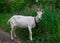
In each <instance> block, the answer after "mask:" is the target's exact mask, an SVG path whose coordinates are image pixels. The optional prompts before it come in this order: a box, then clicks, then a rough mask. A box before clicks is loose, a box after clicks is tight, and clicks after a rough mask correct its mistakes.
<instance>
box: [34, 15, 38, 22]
mask: <svg viewBox="0 0 60 43" xmlns="http://www.w3.org/2000/svg"><path fill="white" fill-rule="evenodd" d="M35 20H36V22H37V23H38V22H39V18H38V15H37V16H36V17H35Z"/></svg>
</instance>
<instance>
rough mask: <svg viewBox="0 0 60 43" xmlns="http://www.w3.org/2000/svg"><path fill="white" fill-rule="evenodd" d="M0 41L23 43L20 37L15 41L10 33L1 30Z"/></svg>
mask: <svg viewBox="0 0 60 43" xmlns="http://www.w3.org/2000/svg"><path fill="white" fill-rule="evenodd" d="M0 43H22V42H21V41H20V40H19V39H18V38H16V39H14V40H13V41H12V40H11V39H10V34H9V33H7V32H4V31H2V30H0Z"/></svg>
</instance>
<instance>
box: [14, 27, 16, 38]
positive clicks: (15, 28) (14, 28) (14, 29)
mask: <svg viewBox="0 0 60 43" xmlns="http://www.w3.org/2000/svg"><path fill="white" fill-rule="evenodd" d="M15 30H16V28H14V37H16V33H15Z"/></svg>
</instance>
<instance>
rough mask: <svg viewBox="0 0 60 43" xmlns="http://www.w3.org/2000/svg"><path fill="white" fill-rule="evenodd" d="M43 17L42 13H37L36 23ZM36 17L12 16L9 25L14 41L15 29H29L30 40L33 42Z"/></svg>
mask: <svg viewBox="0 0 60 43" xmlns="http://www.w3.org/2000/svg"><path fill="white" fill-rule="evenodd" d="M41 16H42V11H37V16H36V22H38V21H39V19H41ZM34 18H35V17H32V16H22V15H14V16H12V17H11V18H10V19H9V20H8V23H10V25H11V39H12V40H13V39H14V38H13V33H14V37H16V34H15V28H17V27H19V28H28V30H29V33H30V35H29V36H30V40H32V31H31V30H32V28H34V27H35V19H34Z"/></svg>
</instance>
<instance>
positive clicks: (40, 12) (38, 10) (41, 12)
mask: <svg viewBox="0 0 60 43" xmlns="http://www.w3.org/2000/svg"><path fill="white" fill-rule="evenodd" d="M37 14H38V15H37V16H38V18H39V19H41V16H42V14H43V11H42V9H39V8H38V9H37Z"/></svg>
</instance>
